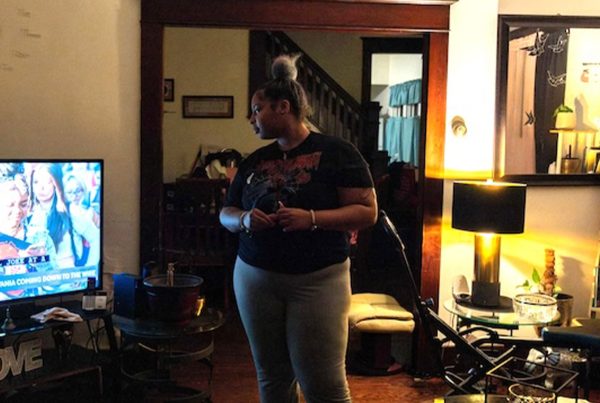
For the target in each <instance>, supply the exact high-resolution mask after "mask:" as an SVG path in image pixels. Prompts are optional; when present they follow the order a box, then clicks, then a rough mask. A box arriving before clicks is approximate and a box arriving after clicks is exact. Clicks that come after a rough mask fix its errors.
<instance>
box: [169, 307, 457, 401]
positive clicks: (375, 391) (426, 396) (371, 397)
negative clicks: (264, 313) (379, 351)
mask: <svg viewBox="0 0 600 403" xmlns="http://www.w3.org/2000/svg"><path fill="white" fill-rule="evenodd" d="M215 337H216V339H215V352H214V372H213V383H212V387H211V390H212V400H213V402H215V403H230V402H235V403H237V402H240V403H258V401H259V400H258V393H257V384H256V374H255V371H254V366H253V363H252V357H251V354H250V349H249V346H248V342H247V340H246V336H245V334H244V331H243V328H242V326H241V324H240V322H239V318H237V317H235V316H234V317H233V318H231V319H230V320H229V322H227V323H226V325H224V326H223V327H222V328H221V329H218V330H217V331H216V334H215ZM195 365H197V366H196V367H195V368H189V367H188V369H187V370H185V371H181V372H180V373H179V374H178V375H179V377H180V379H182V380H183V381H184V382H185V384H186V385H189V386H192V387H199V388H202V389H205V388H206V387H207V384H206V377H207V374H208V370H207V369H206V368H203V367H201V366H200V365H199V364H195ZM348 382H349V385H350V392H351V394H352V398H353V402H355V403H367V402H368V403H372V402H386V403H390V402H432V401H433V399H434V397H436V396H441V395H443V394H444V393H446V392H447V391H448V388H447V387H446V385H445V384H444V383H443V382H442V381H441V380H439V379H429V380H423V381H415V380H414V379H413V377H412V376H410V375H408V374H406V373H401V374H398V375H392V376H379V377H373V376H357V375H348Z"/></svg>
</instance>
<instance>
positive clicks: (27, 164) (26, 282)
mask: <svg viewBox="0 0 600 403" xmlns="http://www.w3.org/2000/svg"><path fill="white" fill-rule="evenodd" d="M103 168H104V163H103V160H100V159H85V160H84V159H64V160H49V159H46V160H41V159H11V160H6V159H4V160H0V311H1V312H0V317H4V311H5V309H6V308H7V307H9V308H10V309H11V316H12V317H13V318H14V317H15V316H16V315H18V314H17V312H14V311H15V310H16V309H14V308H17V306H21V307H22V306H23V303H26V304H27V305H30V306H31V305H43V300H44V299H48V298H50V297H57V296H59V297H62V296H64V295H67V294H74V293H78V292H82V291H86V290H89V289H94V290H98V289H101V288H102V240H103V239H102V229H103V228H102V224H103V222H102V216H103V214H102V213H103V211H102V208H103V192H102V189H103V179H104V172H103ZM12 312H14V313H12Z"/></svg>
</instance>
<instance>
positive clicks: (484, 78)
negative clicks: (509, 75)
mask: <svg viewBox="0 0 600 403" xmlns="http://www.w3.org/2000/svg"><path fill="white" fill-rule="evenodd" d="M524 3H525V4H524ZM495 7H497V10H499V12H500V13H511V14H542V13H545V14H553V13H558V12H560V13H561V14H568V13H567V12H566V11H567V10H569V13H574V14H586V15H600V3H598V2H597V1H595V0H586V1H578V2H576V3H575V2H572V3H565V2H564V1H544V2H536V1H529V2H523V1H517V0H514V1H513V0H511V1H507V0H499V1H496V0H494V1H486V2H482V1H479V0H461V1H459V2H457V3H455V4H454V5H452V6H451V23H450V28H451V32H450V43H449V50H450V52H449V74H448V76H449V77H448V109H447V129H446V133H447V134H446V160H445V163H446V169H447V174H448V176H447V177H448V178H483V177H485V176H488V175H491V169H492V166H491V164H492V161H493V157H492V156H493V135H494V102H495V101H494V97H495V68H496V35H497V34H496V27H497V14H498V11H497V10H496V8H495ZM474 33H476V34H474ZM455 114H459V115H462V116H464V117H465V120H466V123H467V127H468V133H467V135H466V136H465V137H461V138H456V137H455V136H454V135H453V134H452V131H451V130H450V123H449V122H450V120H451V118H452V116H454V115H455ZM444 199H445V200H444V215H443V228H442V258H441V261H442V263H441V278H440V293H439V297H440V301H444V300H446V299H448V298H450V296H451V282H452V278H453V277H454V276H455V275H457V274H463V275H465V276H467V278H468V279H469V280H471V279H472V267H473V263H472V259H473V258H472V256H473V236H472V234H470V233H468V232H464V231H458V230H454V229H452V228H451V220H450V216H451V207H452V206H451V204H452V180H451V179H448V180H446V182H445V188H444ZM598 206H600V187H529V188H528V190H527V208H526V222H525V233H524V234H520V235H511V236H504V237H503V238H502V261H501V270H500V272H501V273H500V276H501V278H500V281H501V284H502V293H503V294H504V295H509V296H512V295H514V294H515V291H516V290H515V287H516V285H518V284H519V283H522V282H523V281H524V280H525V279H526V278H529V277H530V275H531V270H532V268H533V267H537V268H538V269H540V268H541V269H543V266H544V248H554V249H555V250H556V269H557V274H558V277H559V280H558V284H559V285H560V286H561V287H562V288H563V290H564V291H565V292H567V293H570V294H573V295H575V307H574V314H575V315H576V316H577V315H579V316H583V315H586V314H587V312H588V307H589V302H590V298H591V292H592V291H591V283H592V280H593V273H592V270H593V268H594V265H595V258H596V254H597V253H598V248H599V246H600V245H599V241H600V213H599V212H598ZM441 313H442V314H443V315H444V316H446V317H447V313H445V312H441Z"/></svg>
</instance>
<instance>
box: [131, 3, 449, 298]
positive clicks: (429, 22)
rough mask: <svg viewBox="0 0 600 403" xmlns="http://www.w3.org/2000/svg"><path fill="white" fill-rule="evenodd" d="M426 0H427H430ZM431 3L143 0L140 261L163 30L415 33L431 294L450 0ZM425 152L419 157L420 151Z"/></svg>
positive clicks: (151, 251) (154, 174)
mask: <svg viewBox="0 0 600 403" xmlns="http://www.w3.org/2000/svg"><path fill="white" fill-rule="evenodd" d="M432 3H433V2H432ZM434 3H435V4H426V5H425V4H400V3H389V2H361V3H359V2H347V1H342V0H340V1H331V0H328V1H324V0H323V1H321V0H315V1H311V2H298V1H295V0H280V1H277V2H272V1H259V0H257V1H253V2H240V3H236V6H235V7H231V2H229V1H222V0H204V1H202V2H198V1H195V0H179V1H178V2H177V7H174V6H173V4H172V1H171V0H144V1H143V2H142V13H141V115H140V116H141V118H140V122H141V124H140V126H141V136H140V152H141V167H140V169H141V171H140V181H141V189H140V261H142V262H144V261H148V260H152V259H154V258H155V257H156V255H157V254H158V253H159V243H160V242H159V241H160V239H159V238H160V236H159V234H160V228H161V223H160V220H159V219H157V218H158V217H160V209H161V205H162V197H163V195H162V183H163V172H162V171H163V168H162V166H163V158H162V119H163V109H162V101H163V78H164V76H163V36H164V29H165V27H167V26H178V25H179V26H182V25H185V26H210V27H244V28H254V29H267V28H269V29H277V30H286V29H317V30H332V31H354V32H364V33H369V32H371V33H376V34H378V35H380V34H385V33H388V34H390V35H398V34H400V33H402V34H405V33H410V32H413V33H414V32H419V33H420V34H422V38H423V49H424V61H423V65H424V71H426V73H427V74H426V75H424V77H423V89H424V90H423V93H424V99H426V100H427V107H426V108H423V110H422V116H423V130H424V131H425V132H426V133H427V136H426V137H425V138H424V143H423V142H422V150H420V155H422V157H423V159H422V160H423V161H424V166H423V168H422V169H421V170H420V175H421V176H422V178H420V183H422V186H421V188H420V189H421V190H420V191H421V192H423V194H422V197H420V200H421V202H420V203H421V207H420V208H421V213H420V216H419V217H418V220H419V222H420V223H422V233H421V238H422V241H421V252H420V261H421V272H422V273H423V275H422V276H421V294H422V295H425V296H432V297H434V298H436V299H437V296H438V286H439V264H440V246H441V236H440V234H441V216H442V202H443V175H442V172H443V165H442V164H443V153H444V138H445V110H446V79H447V56H448V30H449V15H450V4H451V3H453V1H452V0H449V1H447V2H446V1H442V2H434ZM425 157H426V158H425Z"/></svg>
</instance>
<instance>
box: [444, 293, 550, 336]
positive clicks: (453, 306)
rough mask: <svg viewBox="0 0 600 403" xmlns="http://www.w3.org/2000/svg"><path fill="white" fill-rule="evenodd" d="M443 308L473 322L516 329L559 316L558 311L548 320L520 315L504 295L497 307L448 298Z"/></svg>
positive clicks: (545, 323)
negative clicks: (481, 305) (476, 304)
mask: <svg viewBox="0 0 600 403" xmlns="http://www.w3.org/2000/svg"><path fill="white" fill-rule="evenodd" d="M444 309H445V310H446V311H448V312H450V313H451V314H454V315H456V316H457V317H458V318H460V319H462V320H466V321H468V322H470V323H473V324H477V325H482V326H488V327H496V328H504V329H512V330H515V329H518V328H519V326H545V325H548V324H551V323H554V322H556V321H557V320H558V319H559V318H560V313H558V312H557V313H556V315H555V316H554V317H553V318H552V320H551V321H550V322H540V321H539V320H535V319H531V318H529V317H521V316H519V315H517V314H516V313H515V312H514V310H513V307H512V299H511V298H508V297H504V296H503V297H501V302H500V306H498V307H493V308H491V307H480V306H475V305H473V304H470V303H462V302H461V303H458V302H456V301H455V300H454V299H448V300H446V301H445V302H444Z"/></svg>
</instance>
